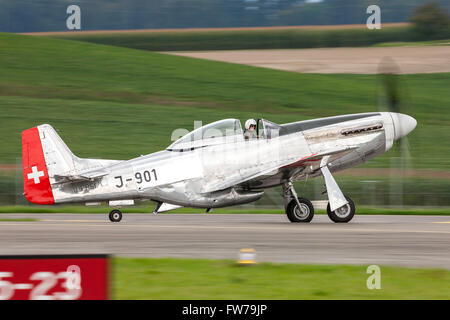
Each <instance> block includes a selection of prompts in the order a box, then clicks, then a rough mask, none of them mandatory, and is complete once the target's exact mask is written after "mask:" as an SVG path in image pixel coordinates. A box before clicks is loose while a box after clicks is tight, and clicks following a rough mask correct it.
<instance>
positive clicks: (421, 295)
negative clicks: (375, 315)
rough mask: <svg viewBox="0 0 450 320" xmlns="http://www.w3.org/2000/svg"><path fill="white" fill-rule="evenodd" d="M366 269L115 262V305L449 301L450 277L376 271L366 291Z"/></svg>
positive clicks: (424, 271) (428, 271)
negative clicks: (377, 277) (377, 278)
mask: <svg viewBox="0 0 450 320" xmlns="http://www.w3.org/2000/svg"><path fill="white" fill-rule="evenodd" d="M367 267H368V266H346V265H303V264H275V263H261V264H258V265H254V266H245V267H243V266H236V264H235V262H233V261H230V260H197V259H195V260H194V259H172V258H161V259H146V258H139V259H137V258H133V259H132V258H114V265H113V279H114V280H113V281H114V282H113V298H114V299H171V300H172V299H173V300H177V299H193V300H196V299H233V300H234V299H237V300H239V299H448V298H449V297H450V287H449V286H448V285H446V284H447V283H448V282H449V281H450V271H447V270H441V269H412V268H400V267H385V266H380V268H381V289H380V290H369V289H368V288H367V286H366V281H367V278H368V277H369V276H370V274H367V273H366V270H367Z"/></svg>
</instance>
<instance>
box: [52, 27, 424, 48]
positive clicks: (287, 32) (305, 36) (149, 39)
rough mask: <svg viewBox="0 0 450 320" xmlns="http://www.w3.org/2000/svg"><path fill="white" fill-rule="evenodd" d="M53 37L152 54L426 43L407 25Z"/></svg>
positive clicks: (69, 33) (140, 32)
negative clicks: (373, 27) (386, 43)
mask: <svg viewBox="0 0 450 320" xmlns="http://www.w3.org/2000/svg"><path fill="white" fill-rule="evenodd" d="M49 36H51V37H55V38H60V39H73V40H79V41H87V42H93V43H100V44H108V45H114V46H120V47H126V48H134V49H144V50H152V51H171V50H176V51H183V50H188V51H191V50H233V49H291V48H321V47H362V46H370V45H373V44H377V43H382V42H399V41H418V40H425V39H421V38H418V36H417V35H415V34H414V33H413V32H412V31H411V29H410V27H409V26H408V25H405V24H399V25H387V26H384V27H383V28H382V29H381V30H376V31H374V30H368V29H367V27H366V25H359V26H349V27H346V26H322V27H320V28H317V27H309V28H308V27H284V28H276V27H275V28H241V29H228V30H227V29H208V30H201V29H198V30H191V31H188V32H187V31H185V30H180V31H177V30H170V31H166V30H161V31H158V30H151V31H149V32H145V31H140V30H136V31H133V30H129V31H121V32H109V33H108V32H97V33H96V32H75V33H74V32H66V33H54V34H51V33H50V34H49Z"/></svg>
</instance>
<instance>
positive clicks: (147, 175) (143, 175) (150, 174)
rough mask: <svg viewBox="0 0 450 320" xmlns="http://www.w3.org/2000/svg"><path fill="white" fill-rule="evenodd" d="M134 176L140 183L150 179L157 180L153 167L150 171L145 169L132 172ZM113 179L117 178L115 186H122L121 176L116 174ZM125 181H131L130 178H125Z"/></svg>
mask: <svg viewBox="0 0 450 320" xmlns="http://www.w3.org/2000/svg"><path fill="white" fill-rule="evenodd" d="M134 177H135V179H136V183H137V184H141V183H143V182H144V181H145V182H151V181H157V180H158V176H157V174H156V170H155V169H152V170H150V171H148V170H145V171H143V172H136V173H135V174H134ZM114 179H117V184H116V187H117V188H122V187H123V186H124V183H123V177H122V176H116V177H114ZM126 181H131V178H128V179H126Z"/></svg>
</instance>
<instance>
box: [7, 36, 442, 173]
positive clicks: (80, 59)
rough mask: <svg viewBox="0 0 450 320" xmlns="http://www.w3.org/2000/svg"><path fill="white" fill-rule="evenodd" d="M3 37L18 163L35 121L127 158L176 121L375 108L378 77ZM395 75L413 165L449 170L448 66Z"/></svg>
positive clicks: (158, 141) (153, 143)
mask: <svg viewBox="0 0 450 320" xmlns="http://www.w3.org/2000/svg"><path fill="white" fill-rule="evenodd" d="M0 45H1V47H2V51H1V52H0V75H1V76H0V110H1V114H2V126H1V127H0V135H1V136H2V137H3V139H2V141H1V145H0V146H1V150H2V154H1V158H0V163H15V162H16V160H17V158H19V157H20V155H21V151H20V132H21V131H22V130H23V129H26V128H29V127H32V126H34V125H37V124H40V123H50V124H51V125H53V126H54V127H55V128H56V129H57V130H59V132H60V134H61V136H62V138H63V139H64V140H65V141H66V143H67V144H68V145H69V147H70V148H71V149H72V150H73V151H74V153H76V154H77V155H79V156H81V157H104V158H115V159H127V158H131V157H134V156H138V155H139V154H141V153H142V154H143V153H149V152H153V151H157V150H159V149H161V148H164V147H166V146H167V145H168V144H170V142H171V141H170V135H171V133H172V131H173V130H174V129H176V128H186V129H188V130H191V129H192V128H193V121H194V120H202V121H203V122H204V123H207V122H211V121H214V120H217V119H221V118H226V117H235V118H240V119H241V120H244V119H246V118H248V117H254V118H258V117H264V118H267V119H270V120H272V121H275V122H281V123H283V122H290V121H294V120H301V119H307V118H314V117H321V116H330V115H336V114H345V113H357V112H366V111H373V110H377V105H376V89H377V83H378V81H377V77H376V76H370V75H315V74H309V75H306V74H297V73H291V72H283V71H276V70H269V69H263V68H256V67H249V66H242V65H233V64H227V63H221V62H213V61H203V60H197V59H189V58H184V57H174V56H168V55H163V54H158V53H152V52H146V51H139V50H133V49H126V48H118V47H110V46H102V45H96V44H89V43H83V42H76V41H67V40H58V39H47V38H42V37H31V36H19V35H11V34H0ZM30 52H33V54H32V55H30V54H29V53H30ZM402 79H404V84H405V86H407V87H408V89H409V90H408V91H409V94H410V97H409V100H410V101H412V105H409V106H408V108H407V110H405V112H407V113H408V114H410V115H412V116H414V117H415V118H416V119H417V120H418V122H419V125H418V128H417V129H416V130H415V131H414V132H413V133H412V134H411V138H410V140H411V141H414V143H411V153H412V162H411V166H412V167H415V168H418V167H420V168H433V169H442V168H443V169H448V168H449V167H450V165H449V163H448V160H447V159H446V155H448V154H449V153H450V145H448V144H440V145H438V144H436V143H435V141H436V140H437V139H442V140H446V139H448V138H449V137H450V134H449V133H448V130H447V128H448V125H449V124H450V115H449V114H448V112H447V109H448V105H447V103H448V101H449V100H450V92H449V90H448V85H449V84H450V76H449V74H428V75H408V76H402ZM424 154H426V155H427V156H426V157H423V156H422V155H424ZM390 155H391V156H392V155H393V153H391V154H390ZM380 163H382V164H383V166H385V167H388V166H389V165H390V163H389V156H387V155H384V156H381V157H379V158H378V159H376V160H374V161H373V162H371V164H374V165H378V166H380Z"/></svg>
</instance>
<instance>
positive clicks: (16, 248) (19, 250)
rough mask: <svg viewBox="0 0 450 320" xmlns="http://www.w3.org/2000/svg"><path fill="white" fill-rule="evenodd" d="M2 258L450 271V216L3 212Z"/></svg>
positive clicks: (0, 237)
mask: <svg viewBox="0 0 450 320" xmlns="http://www.w3.org/2000/svg"><path fill="white" fill-rule="evenodd" d="M17 218H34V219H39V221H36V222H16V221H0V255H24V254H32V255H35V254H88V253H108V254H113V255H117V256H128V257H131V256H132V257H136V256H139V257H183V258H212V259H237V258H238V253H239V250H240V249H242V248H254V249H255V250H256V254H257V261H260V262H261V261H270V262H289V263H319V264H357V265H369V264H378V265H397V266H410V267H440V268H445V269H450V250H449V248H450V217H449V216H447V217H446V216H368V215H364V216H358V215H356V216H355V218H354V219H353V220H352V221H351V222H350V223H348V224H335V223H332V222H331V221H330V220H329V219H328V217H327V216H326V215H316V216H315V217H314V219H313V222H312V223H309V224H294V223H289V222H288V221H287V218H286V217H285V215H281V214H280V215H269V214H159V215H156V216H155V215H152V214H124V216H123V220H122V221H121V222H119V223H112V222H109V220H108V217H107V214H104V215H103V214H1V215H0V219H17Z"/></svg>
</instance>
